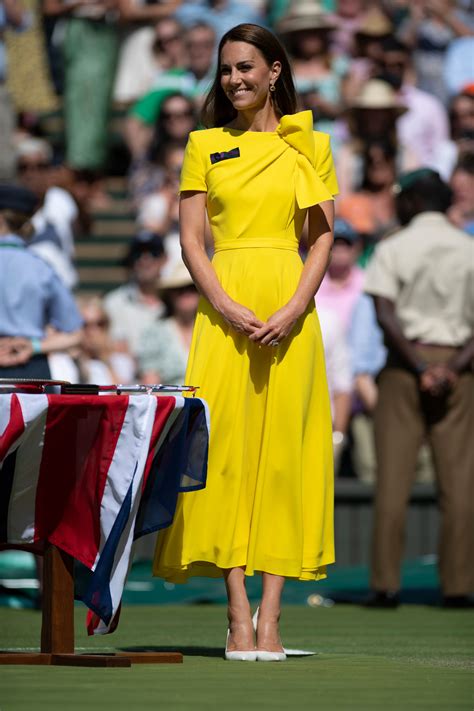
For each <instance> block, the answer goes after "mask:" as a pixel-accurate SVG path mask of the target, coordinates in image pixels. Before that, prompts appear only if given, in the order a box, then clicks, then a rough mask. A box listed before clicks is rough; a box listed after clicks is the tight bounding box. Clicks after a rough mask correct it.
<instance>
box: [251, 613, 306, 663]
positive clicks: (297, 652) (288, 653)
mask: <svg viewBox="0 0 474 711" xmlns="http://www.w3.org/2000/svg"><path fill="white" fill-rule="evenodd" d="M259 610H260V608H259V607H257V610H256V612H255V615H254V616H253V617H252V624H253V628H254V630H255V632H257V623H258V613H259ZM262 654H265V655H267V654H272V655H274V654H279V655H282V653H281V652H263V651H261V652H258V661H262V662H266V661H271V662H273V661H284V659H261V658H260V655H262ZM283 654H284V656H285V659H286V657H311V656H313V654H316V652H308V651H306V650H304V649H287V648H286V647H283Z"/></svg>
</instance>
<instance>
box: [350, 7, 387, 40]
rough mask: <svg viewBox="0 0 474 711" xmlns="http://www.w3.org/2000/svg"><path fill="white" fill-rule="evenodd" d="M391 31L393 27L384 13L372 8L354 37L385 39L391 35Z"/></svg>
mask: <svg viewBox="0 0 474 711" xmlns="http://www.w3.org/2000/svg"><path fill="white" fill-rule="evenodd" d="M392 31H393V25H392V23H391V22H390V20H389V19H388V17H387V16H386V15H385V13H383V12H382V11H381V10H379V8H378V7H372V8H371V9H370V10H369V11H368V12H367V14H366V15H365V17H364V21H363V22H362V25H361V26H360V27H359V29H358V30H357V32H356V33H355V34H356V37H386V36H387V35H390V34H392Z"/></svg>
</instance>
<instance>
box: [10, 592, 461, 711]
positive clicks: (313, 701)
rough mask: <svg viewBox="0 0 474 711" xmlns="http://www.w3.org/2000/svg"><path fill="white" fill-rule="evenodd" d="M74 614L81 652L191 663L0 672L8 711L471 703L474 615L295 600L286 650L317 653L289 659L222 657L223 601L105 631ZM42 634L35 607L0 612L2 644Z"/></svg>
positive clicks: (336, 708)
mask: <svg viewBox="0 0 474 711" xmlns="http://www.w3.org/2000/svg"><path fill="white" fill-rule="evenodd" d="M75 613H76V648H77V649H78V650H81V651H86V650H93V651H101V650H102V651H110V650H113V649H120V648H122V649H123V648H143V647H145V648H148V649H153V648H154V649H159V648H168V647H172V648H173V649H180V650H181V651H183V652H184V653H185V659H184V664H182V665H157V666H153V665H144V666H141V665H137V666H134V667H132V668H131V669H87V668H81V669H74V668H63V667H28V666H16V667H15V666H12V667H8V666H4V667H0V710H1V711H10V710H15V711H16V710H21V709H25V710H26V709H28V711H37V710H38V711H40V710H43V709H48V710H49V709H61V711H62V710H65V711H76V710H78V711H79V710H81V711H82V710H84V709H85V710H86V711H95V709H101V710H102V709H104V710H107V709H111V710H112V709H113V710H114V711H119V710H120V711H121V710H122V709H123V710H127V711H135V710H138V711H141V709H172V710H173V711H174V710H175V709H177V710H181V709H183V710H184V709H186V710H187V709H189V710H190V711H192V710H194V709H215V711H221V709H222V711H227V710H228V709H231V710H233V709H244V710H245V711H251V710H252V711H253V709H263V708H265V709H267V708H268V709H287V710H288V711H290V710H291V711H292V710H293V709H297V710H298V711H299V710H300V709H315V710H316V709H317V710H318V711H342V710H343V711H346V710H348V711H349V710H350V711H353V710H356V711H359V709H360V710H364V711H365V710H366V709H367V710H374V711H405V709H430V711H431V710H432V709H440V710H441V709H442V710H443V711H451V710H454V709H469V710H470V711H472V709H473V708H474V696H473V674H472V652H473V641H474V616H473V615H472V613H471V612H464V611H447V610H441V609H436V608H427V607H426V608H425V607H418V606H407V607H401V608H399V609H398V610H395V611H379V610H364V609H361V608H358V607H355V606H344V605H336V606H334V607H333V608H309V607H301V606H300V607H292V606H287V607H285V608H284V614H283V618H282V632H283V635H284V640H285V643H286V645H287V646H297V647H303V648H307V649H315V650H317V652H318V654H317V655H316V656H314V657H310V658H306V659H302V658H300V659H291V660H289V661H287V662H286V663H283V664H262V663H255V664H250V663H247V664H243V663H240V664H239V663H230V662H225V661H224V660H223V659H222V652H223V642H224V636H225V608H224V607H222V606H217V605H216V606H214V605H205V606H204V605H201V606H179V607H178V606H169V607H168V606H165V605H162V606H159V607H126V608H124V610H123V612H122V619H121V622H120V626H119V628H118V630H117V632H115V633H114V634H113V635H111V636H109V637H97V638H88V637H87V636H86V632H85V627H84V620H85V614H84V609H81V608H77V609H76V611H75ZM39 629H40V616H39V614H38V613H34V612H31V611H27V610H18V611H16V610H7V609H0V630H1V632H0V645H1V647H2V648H3V649H5V648H24V649H25V648H35V647H36V645H37V644H38V639H39Z"/></svg>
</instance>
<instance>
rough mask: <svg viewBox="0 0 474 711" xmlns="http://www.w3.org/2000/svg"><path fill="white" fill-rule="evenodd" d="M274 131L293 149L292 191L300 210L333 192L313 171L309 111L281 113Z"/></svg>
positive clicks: (314, 149)
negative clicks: (294, 158) (294, 160)
mask: <svg viewBox="0 0 474 711" xmlns="http://www.w3.org/2000/svg"><path fill="white" fill-rule="evenodd" d="M277 133H278V135H279V136H280V137H281V138H282V139H283V140H284V141H285V143H287V144H288V145H289V146H291V148H293V149H294V150H295V151H297V154H298V155H297V158H296V161H297V170H296V178H295V192H296V201H297V203H298V207H299V208H300V209H301V210H304V209H305V208H307V207H311V205H317V204H319V203H320V202H324V201H325V200H332V199H333V196H332V195H331V193H330V192H329V190H328V188H327V187H326V185H325V184H324V182H323V181H322V180H321V178H320V177H319V175H318V174H317V172H316V145H315V141H314V133H313V114H312V112H311V111H299V112H298V113H296V114H287V115H285V116H282V117H281V120H280V123H279V125H278V128H277Z"/></svg>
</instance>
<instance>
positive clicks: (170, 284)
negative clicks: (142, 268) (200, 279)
mask: <svg viewBox="0 0 474 711" xmlns="http://www.w3.org/2000/svg"><path fill="white" fill-rule="evenodd" d="M191 284H194V282H193V279H192V277H191V274H190V273H189V272H188V270H187V269H186V266H185V264H184V262H182V261H179V262H176V264H175V265H173V267H172V268H171V270H170V272H169V273H168V274H166V275H164V276H162V277H161V279H160V280H159V282H158V288H159V289H160V290H161V291H165V290H166V289H180V288H181V287H183V286H190V285H191Z"/></svg>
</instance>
